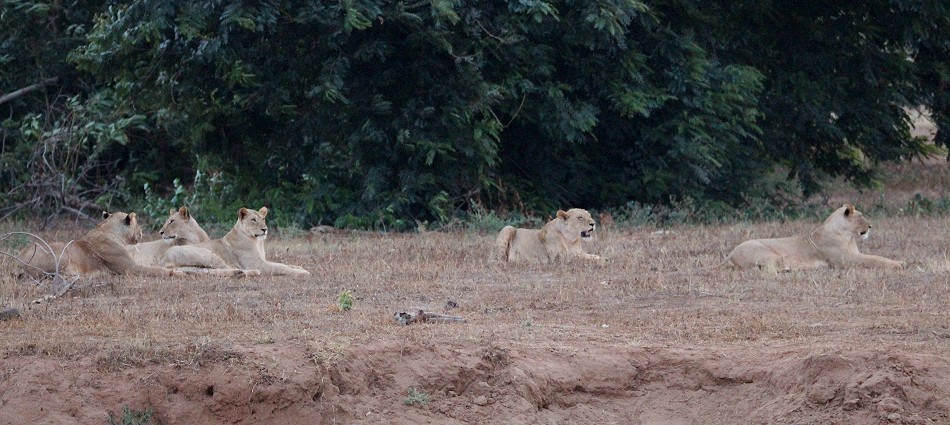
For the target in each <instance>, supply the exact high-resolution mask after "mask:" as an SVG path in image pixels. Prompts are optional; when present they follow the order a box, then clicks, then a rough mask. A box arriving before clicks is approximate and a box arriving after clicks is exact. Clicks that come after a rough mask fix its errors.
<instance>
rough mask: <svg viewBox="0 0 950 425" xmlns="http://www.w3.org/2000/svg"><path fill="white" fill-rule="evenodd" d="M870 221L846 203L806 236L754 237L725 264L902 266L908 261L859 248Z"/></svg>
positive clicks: (777, 267) (788, 267) (796, 267)
mask: <svg viewBox="0 0 950 425" xmlns="http://www.w3.org/2000/svg"><path fill="white" fill-rule="evenodd" d="M870 231H871V224H870V223H868V221H867V220H866V219H865V218H864V214H862V213H861V212H860V211H858V210H856V209H855V208H854V205H851V204H845V205H843V206H842V207H841V208H838V209H837V210H836V211H835V212H833V213H831V215H830V216H828V218H827V219H826V220H825V222H824V223H822V225H821V226H819V227H818V228H816V229H815V230H813V231H811V232H810V233H808V234H806V235H798V236H792V237H787V238H776V239H755V240H750V241H745V242H743V243H741V244H739V246H737V247H735V248H734V249H733V250H732V252H731V253H729V255H728V256H727V257H726V259H725V261H724V262H723V265H734V266H736V267H739V268H749V267H761V268H770V269H775V270H807V269H816V268H823V267H831V266H835V267H853V266H863V267H879V268H888V269H900V268H903V267H904V266H905V265H906V263H904V262H903V261H894V260H890V259H887V258H884V257H880V256H877V255H867V254H862V253H861V252H859V251H858V245H857V240H858V239H859V238H860V239H867V237H868V236H869V235H870Z"/></svg>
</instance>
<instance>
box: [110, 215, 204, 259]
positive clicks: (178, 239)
mask: <svg viewBox="0 0 950 425" xmlns="http://www.w3.org/2000/svg"><path fill="white" fill-rule="evenodd" d="M168 214H169V217H168V218H167V219H166V220H165V225H164V226H162V228H161V230H159V231H158V234H159V235H161V239H158V240H155V241H151V242H141V243H137V244H135V245H129V246H128V251H129V255H131V256H132V259H133V260H135V262H136V263H139V264H143V265H146V266H162V265H163V264H161V263H162V256H163V255H164V254H165V251H167V250H168V248H170V247H172V246H175V245H193V244H196V243H199V242H206V241H209V240H211V238H210V237H208V233H206V232H205V231H204V229H202V228H201V226H200V225H198V222H197V221H195V218H194V217H193V216H192V215H191V213H190V212H189V211H188V208H186V207H181V208H179V209H178V210H174V209H172V210H170V211H169V212H168Z"/></svg>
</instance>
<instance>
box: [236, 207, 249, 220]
mask: <svg viewBox="0 0 950 425" xmlns="http://www.w3.org/2000/svg"><path fill="white" fill-rule="evenodd" d="M247 213H248V210H247V208H244V207H241V209H239V210H238V218H240V219H244V217H247Z"/></svg>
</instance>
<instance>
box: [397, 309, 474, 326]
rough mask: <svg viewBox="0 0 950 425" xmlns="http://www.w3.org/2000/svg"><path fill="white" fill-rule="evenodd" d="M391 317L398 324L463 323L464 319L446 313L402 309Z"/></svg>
mask: <svg viewBox="0 0 950 425" xmlns="http://www.w3.org/2000/svg"><path fill="white" fill-rule="evenodd" d="M393 319H395V320H396V323H399V324H400V325H410V324H413V323H465V322H466V320H465V319H463V318H461V317H459V316H449V315H446V314H438V313H426V312H424V311H422V310H419V311H417V312H415V313H406V312H403V311H400V312H397V313H394V314H393Z"/></svg>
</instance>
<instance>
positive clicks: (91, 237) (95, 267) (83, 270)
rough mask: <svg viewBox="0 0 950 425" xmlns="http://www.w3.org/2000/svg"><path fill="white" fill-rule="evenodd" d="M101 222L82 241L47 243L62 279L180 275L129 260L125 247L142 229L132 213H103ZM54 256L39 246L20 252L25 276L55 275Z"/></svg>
mask: <svg viewBox="0 0 950 425" xmlns="http://www.w3.org/2000/svg"><path fill="white" fill-rule="evenodd" d="M102 218H103V219H104V221H103V222H102V223H99V225H98V226H96V227H95V228H94V229H92V230H90V231H89V232H88V233H86V234H85V236H83V237H82V238H80V239H78V240H75V241H73V242H71V243H69V244H64V243H59V242H54V243H51V244H49V245H50V248H52V250H53V254H55V255H56V256H60V255H62V258H61V259H60V263H59V273H60V274H62V275H64V276H75V275H79V276H82V277H92V276H95V275H99V274H138V275H150V276H171V275H181V274H182V273H181V272H177V271H173V270H168V269H165V268H162V267H154V266H146V265H142V264H138V263H136V262H135V261H133V260H132V256H131V255H129V251H128V250H127V247H128V246H129V244H134V243H136V242H138V240H139V238H141V237H142V229H141V228H140V227H139V224H138V221H136V219H135V213H129V214H126V213H124V212H115V213H111V214H110V213H108V212H103V213H102ZM53 254H51V253H49V252H46V248H45V247H44V246H41V245H40V244H36V243H34V244H32V245H30V246H27V247H26V248H23V249H22V250H21V251H20V254H19V259H20V260H21V261H22V262H23V263H24V264H23V266H24V273H26V274H27V275H31V276H43V275H45V274H47V273H49V274H52V273H56V272H57V270H56V261H55V258H54V257H53Z"/></svg>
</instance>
